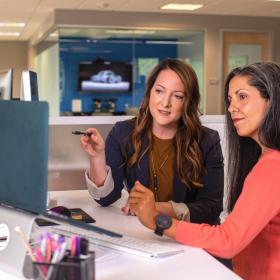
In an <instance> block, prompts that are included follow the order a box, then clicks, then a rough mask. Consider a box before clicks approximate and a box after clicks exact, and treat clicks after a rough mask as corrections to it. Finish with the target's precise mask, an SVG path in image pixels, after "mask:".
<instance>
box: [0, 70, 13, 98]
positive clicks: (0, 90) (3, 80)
mask: <svg viewBox="0 0 280 280" xmlns="http://www.w3.org/2000/svg"><path fill="white" fill-rule="evenodd" d="M12 92H13V69H12V68H10V69H8V70H0V99H5V100H9V99H12Z"/></svg>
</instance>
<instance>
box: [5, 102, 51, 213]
mask: <svg viewBox="0 0 280 280" xmlns="http://www.w3.org/2000/svg"><path fill="white" fill-rule="evenodd" d="M0 116H1V117H0V203H1V204H4V205H5V204H6V205H8V206H11V207H14V208H20V209H23V210H27V211H29V212H33V213H43V212H45V210H46V197H47V187H48V182H47V181H48V179H47V178H48V104H47V103H46V102H23V101H4V100H1V101H0Z"/></svg>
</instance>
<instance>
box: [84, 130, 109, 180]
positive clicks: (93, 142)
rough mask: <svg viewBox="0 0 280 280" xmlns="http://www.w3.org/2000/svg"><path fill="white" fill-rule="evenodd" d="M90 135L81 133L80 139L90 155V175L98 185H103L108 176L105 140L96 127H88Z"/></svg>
mask: <svg viewBox="0 0 280 280" xmlns="http://www.w3.org/2000/svg"><path fill="white" fill-rule="evenodd" d="M87 133H88V134H89V135H81V138H80V141H81V146H82V148H83V149H84V151H85V152H86V153H87V154H88V155H89V156H90V170H89V174H88V175H89V177H90V179H91V180H92V181H93V182H94V183H95V184H96V185H97V186H102V185H103V184H104V182H105V180H106V177H107V168H106V157H105V142H104V140H103V137H102V136H101V134H100V133H99V131H98V130H97V129H95V128H89V129H87Z"/></svg>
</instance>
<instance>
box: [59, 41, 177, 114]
mask: <svg viewBox="0 0 280 280" xmlns="http://www.w3.org/2000/svg"><path fill="white" fill-rule="evenodd" d="M149 41H151V40H150V39H149ZM169 41H170V39H169ZM174 41H175V40H174ZM59 48H60V91H61V101H60V112H61V113H65V112H71V102H72V99H81V100H82V111H83V112H85V113H90V112H92V111H93V99H95V98H96V99H101V100H102V101H103V105H105V104H106V100H108V99H112V98H115V99H117V100H116V111H124V107H125V104H129V105H130V106H137V107H138V106H139V105H140V104H141V102H142V99H143V95H144V92H145V76H139V75H138V69H137V59H138V58H157V59H158V60H159V61H161V60H163V59H165V58H168V57H173V58H176V57H177V46H176V44H146V40H145V39H141V40H140V39H137V40H133V39H130V38H128V39H107V40H94V39H87V38H73V37H71V38H60V41H59ZM97 58H101V59H104V60H107V61H118V62H130V63H132V64H133V81H134V82H133V87H132V88H133V90H132V92H118V93H108V92H106V93H88V92H79V91H78V69H79V63H80V61H91V60H96V59H97ZM103 108H104V107H103Z"/></svg>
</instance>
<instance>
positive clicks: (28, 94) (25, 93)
mask: <svg viewBox="0 0 280 280" xmlns="http://www.w3.org/2000/svg"><path fill="white" fill-rule="evenodd" d="M20 100H23V101H38V100H39V94H38V82H37V73H36V72H34V71H30V70H25V71H23V72H22V75H21V90H20Z"/></svg>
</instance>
